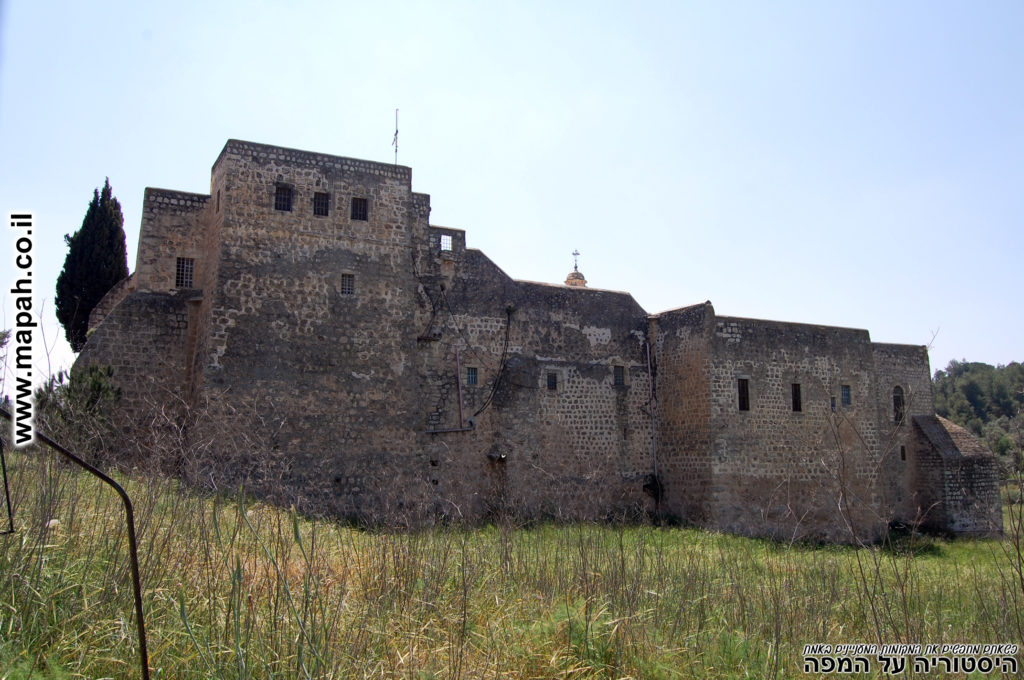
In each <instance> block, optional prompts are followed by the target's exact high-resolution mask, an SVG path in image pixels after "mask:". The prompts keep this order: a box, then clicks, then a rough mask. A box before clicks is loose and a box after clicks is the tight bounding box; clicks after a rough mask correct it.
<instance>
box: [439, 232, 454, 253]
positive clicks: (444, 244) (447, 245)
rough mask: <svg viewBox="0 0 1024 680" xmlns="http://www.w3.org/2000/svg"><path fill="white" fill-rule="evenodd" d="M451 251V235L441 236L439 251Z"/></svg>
mask: <svg viewBox="0 0 1024 680" xmlns="http://www.w3.org/2000/svg"><path fill="white" fill-rule="evenodd" d="M451 249H452V235H451V234H441V250H451Z"/></svg>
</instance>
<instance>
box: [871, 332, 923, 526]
mask: <svg viewBox="0 0 1024 680" xmlns="http://www.w3.org/2000/svg"><path fill="white" fill-rule="evenodd" d="M871 348H872V353H873V356H874V366H875V398H874V401H875V404H876V405H877V409H878V416H877V419H878V424H879V444H878V445H879V454H878V455H879V473H880V480H881V481H882V484H881V486H880V492H881V493H882V495H883V504H884V507H885V508H886V511H887V513H888V517H887V521H890V522H891V521H897V522H903V523H906V524H914V523H916V522H917V521H918V520H919V516H920V515H919V512H920V510H921V502H920V499H919V498H916V497H915V493H916V492H917V490H918V489H920V488H921V485H922V483H923V481H924V480H923V479H922V480H918V479H917V469H918V468H917V466H916V464H915V459H914V455H915V452H916V451H918V450H919V448H920V447H919V445H918V442H917V440H916V435H915V433H914V428H913V427H911V421H912V419H913V417H914V416H923V415H932V414H933V413H934V412H935V408H934V405H933V401H932V382H931V371H930V368H929V364H928V349H927V348H926V347H923V346H921V345H895V344H886V343H873V344H872V346H871ZM896 388H899V390H900V391H901V392H902V394H903V419H902V420H901V421H900V422H897V420H896V413H895V404H894V401H893V400H894V391H895V390H896Z"/></svg>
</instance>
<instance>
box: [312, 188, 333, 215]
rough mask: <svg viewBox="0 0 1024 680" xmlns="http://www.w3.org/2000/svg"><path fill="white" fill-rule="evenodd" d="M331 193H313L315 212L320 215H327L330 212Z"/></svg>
mask: <svg viewBox="0 0 1024 680" xmlns="http://www.w3.org/2000/svg"><path fill="white" fill-rule="evenodd" d="M330 206H331V195H330V194H327V193H323V192H320V191H318V192H316V193H315V194H313V214H314V215H319V216H320V217H327V214H328V213H329V212H330Z"/></svg>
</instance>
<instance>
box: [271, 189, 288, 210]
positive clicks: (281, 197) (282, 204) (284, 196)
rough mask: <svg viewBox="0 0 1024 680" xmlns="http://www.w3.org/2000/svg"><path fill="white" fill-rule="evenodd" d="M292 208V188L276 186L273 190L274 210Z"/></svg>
mask: <svg viewBox="0 0 1024 680" xmlns="http://www.w3.org/2000/svg"><path fill="white" fill-rule="evenodd" d="M291 209H292V188H291V187H283V186H278V187H277V189H276V190H275V191H274V210H284V211H288V210H291Z"/></svg>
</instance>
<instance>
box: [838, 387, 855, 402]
mask: <svg viewBox="0 0 1024 680" xmlns="http://www.w3.org/2000/svg"><path fill="white" fill-rule="evenodd" d="M839 391H840V393H841V396H842V399H843V406H849V405H850V404H852V403H853V393H852V392H850V386H849V385H843V386H841V387H840V388H839Z"/></svg>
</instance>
